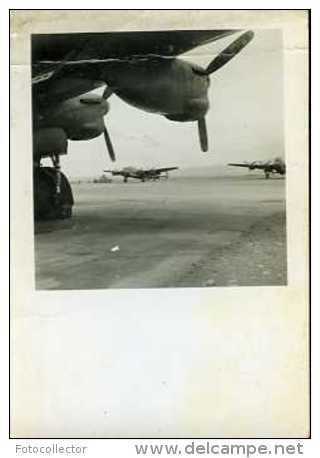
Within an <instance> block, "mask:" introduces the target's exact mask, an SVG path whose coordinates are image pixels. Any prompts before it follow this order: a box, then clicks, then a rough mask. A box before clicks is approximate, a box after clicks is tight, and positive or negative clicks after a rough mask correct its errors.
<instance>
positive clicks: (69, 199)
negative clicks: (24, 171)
mask: <svg viewBox="0 0 320 458" xmlns="http://www.w3.org/2000/svg"><path fill="white" fill-rule="evenodd" d="M59 159H60V157H59V155H54V156H52V162H53V165H54V167H41V166H40V164H38V165H36V166H35V167H34V169H33V181H34V189H33V197H34V216H35V219H36V220H52V219H65V218H70V217H71V216H72V206H73V203H74V200H73V195H72V190H71V186H70V183H69V181H68V179H67V177H66V176H65V175H64V174H63V173H62V172H61V170H60V161H59Z"/></svg>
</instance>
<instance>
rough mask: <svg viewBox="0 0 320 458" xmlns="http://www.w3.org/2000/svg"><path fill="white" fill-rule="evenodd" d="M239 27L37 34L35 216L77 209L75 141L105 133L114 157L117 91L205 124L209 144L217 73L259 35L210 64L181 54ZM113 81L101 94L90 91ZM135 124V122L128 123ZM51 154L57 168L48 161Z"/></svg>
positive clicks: (173, 116)
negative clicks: (110, 118) (65, 168)
mask: <svg viewBox="0 0 320 458" xmlns="http://www.w3.org/2000/svg"><path fill="white" fill-rule="evenodd" d="M236 32H239V31H238V30H205V31H193V30H192V31H186V30H183V31H169V32H128V33H127V32H126V33H123V32H121V33H72V34H33V35H32V96H33V154H34V202H35V216H36V218H64V217H70V216H71V214H72V205H73V197H72V191H71V186H70V184H69V181H68V179H67V177H66V176H65V175H64V174H63V173H62V172H61V168H60V156H61V155H63V154H66V153H67V147H68V140H89V139H92V138H95V137H97V136H99V135H104V138H105V143H106V147H107V150H108V152H109V156H110V159H111V160H112V161H114V160H115V152H114V148H113V146H112V143H111V140H110V136H109V133H108V130H107V127H106V126H105V124H104V116H105V115H106V114H107V113H108V111H109V103H108V101H107V99H108V98H109V97H110V96H111V95H112V94H116V95H117V96H118V97H120V98H121V99H122V100H124V101H125V102H127V103H129V104H130V105H133V106H135V107H137V108H139V109H142V110H145V111H148V112H152V113H158V114H161V115H163V116H165V117H166V118H168V119H170V120H172V121H177V122H186V121H195V122H197V124H198V131H199V138H200V144H201V149H202V150H203V151H207V150H208V139H207V130H206V123H205V115H206V113H207V111H208V109H209V99H208V89H209V84H210V80H209V77H210V75H211V74H212V73H214V72H216V71H217V70H218V69H219V68H221V67H222V66H223V65H225V64H226V63H227V62H229V60H230V59H232V58H233V57H234V56H235V55H236V54H238V53H239V52H240V51H241V50H242V49H243V48H244V47H245V46H246V45H247V44H248V43H249V42H250V41H251V40H252V38H253V35H254V34H253V32H251V31H248V32H245V33H243V34H242V35H241V36H240V37H238V38H237V39H236V40H235V41H233V42H232V43H231V44H230V45H229V46H227V48H226V49H224V50H223V51H222V52H221V53H220V54H218V55H217V56H216V57H215V58H214V59H213V60H212V61H211V62H210V63H209V65H208V66H207V67H206V68H201V67H199V66H197V65H195V64H193V63H191V62H189V61H184V60H182V59H179V58H177V56H179V55H180V54H183V53H185V52H187V51H189V50H191V49H193V48H195V47H197V46H200V45H203V44H207V43H209V42H213V41H215V40H218V39H221V38H225V37H227V36H229V35H231V34H234V33H236ZM102 86H106V87H105V90H104V92H103V95H102V97H97V96H96V95H92V94H88V93H89V92H90V91H92V90H94V89H96V88H98V87H102ZM125 128H126V129H130V126H126V127H125ZM45 157H50V158H51V159H52V163H53V167H41V160H42V158H45Z"/></svg>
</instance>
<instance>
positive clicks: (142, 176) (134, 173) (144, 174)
mask: <svg viewBox="0 0 320 458" xmlns="http://www.w3.org/2000/svg"><path fill="white" fill-rule="evenodd" d="M178 168H179V167H163V168H161V169H137V168H135V167H124V168H123V169H122V170H104V172H109V173H112V175H114V176H116V175H120V176H123V181H124V183H127V182H128V179H129V178H135V179H136V180H141V181H147V180H152V181H155V180H159V179H160V178H161V177H165V178H168V172H169V171H170V170H177V169H178Z"/></svg>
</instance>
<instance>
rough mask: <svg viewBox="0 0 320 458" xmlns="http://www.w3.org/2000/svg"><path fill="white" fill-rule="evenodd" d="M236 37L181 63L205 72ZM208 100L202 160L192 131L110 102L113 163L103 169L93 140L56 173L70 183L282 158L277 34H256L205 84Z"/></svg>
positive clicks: (104, 159) (103, 157) (100, 144)
mask: <svg viewBox="0 0 320 458" xmlns="http://www.w3.org/2000/svg"><path fill="white" fill-rule="evenodd" d="M236 37H237V35H234V36H230V37H227V38H224V39H222V40H219V41H217V42H213V43H211V44H209V45H206V46H202V47H199V48H197V49H194V50H193V51H191V52H189V53H187V54H185V55H183V56H182V57H183V58H184V59H188V60H190V61H192V62H195V63H197V64H200V65H202V66H203V67H206V66H207V65H208V63H209V62H210V61H211V60H212V59H213V57H214V55H215V54H217V53H219V52H220V51H221V50H222V49H224V48H225V47H226V46H228V44H230V43H231V42H232V41H233V40H234V39H235V38H236ZM102 90H103V89H102ZM209 99H210V106H211V108H210V110H209V112H208V114H207V117H206V119H207V127H208V136H209V151H208V152H207V153H203V152H201V150H200V146H199V139H198V132H197V125H196V123H177V122H172V121H169V120H167V119H166V118H164V117H162V116H160V115H157V114H150V113H145V112H143V111H141V110H138V109H136V108H133V107H131V106H129V105H127V104H126V103H125V102H123V101H122V100H120V99H119V98H118V97H117V96H115V95H113V96H112V97H110V99H109V102H110V106H111V109H110V112H109V113H108V115H107V116H106V117H105V122H106V124H107V126H108V130H109V133H110V135H111V138H112V141H113V145H114V148H115V151H116V156H117V162H116V163H115V164H112V163H111V162H110V159H109V157H108V155H107V151H106V147H105V143H104V139H103V136H100V137H98V138H96V139H93V140H88V141H78V142H75V141H73V142H72V141H70V142H69V151H68V155H67V156H62V167H63V170H64V171H65V173H66V174H67V175H68V176H69V177H71V178H72V177H78V176H79V177H80V176H81V177H82V176H83V177H84V176H98V175H101V173H102V171H103V169H104V168H110V167H111V168H121V167H124V166H128V165H132V166H139V167H159V166H162V167H164V166H171V165H178V166H179V167H180V168H182V169H184V168H188V167H206V166H212V165H220V164H226V163H227V162H230V161H234V160H236V161H239V160H240V161H243V160H258V159H268V158H273V157H275V156H284V138H283V137H284V136H283V52H282V34H281V31H280V30H260V31H255V37H254V39H253V40H252V41H251V43H249V45H248V46H247V47H245V48H244V49H243V50H242V51H241V52H240V53H239V54H238V55H237V56H236V57H235V58H234V59H232V60H231V61H230V62H229V63H228V64H226V65H225V66H224V67H223V68H221V69H220V70H218V71H217V72H216V73H214V74H213V75H212V76H211V86H210V89H209Z"/></svg>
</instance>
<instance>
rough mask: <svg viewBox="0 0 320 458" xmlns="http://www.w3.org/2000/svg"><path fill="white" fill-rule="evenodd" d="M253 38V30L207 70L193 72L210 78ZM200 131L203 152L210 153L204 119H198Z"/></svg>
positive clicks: (244, 35)
mask: <svg viewBox="0 0 320 458" xmlns="http://www.w3.org/2000/svg"><path fill="white" fill-rule="evenodd" d="M253 37H254V33H253V32H252V31H251V30H249V31H248V32H245V33H243V34H242V35H240V37H238V38H237V39H236V40H235V41H233V42H232V43H231V45H229V46H227V47H226V48H225V49H224V50H223V51H222V52H221V53H220V54H219V55H218V56H217V57H215V58H214V59H213V60H212V61H211V62H210V64H209V65H208V67H207V68H206V69H202V68H199V67H195V68H193V71H194V72H195V73H197V74H199V75H204V76H206V77H208V76H209V75H211V74H212V73H214V72H216V71H217V70H219V68H221V67H223V66H224V65H225V64H226V63H228V62H229V60H231V59H232V58H233V57H234V56H236V55H237V54H238V53H239V52H240V51H241V50H242V49H243V48H244V47H245V46H247V44H248V43H250V41H251V40H252V38H253ZM198 131H199V139H200V145H201V150H202V151H203V152H206V151H208V134H207V127H206V120H205V118H204V117H203V118H200V119H198Z"/></svg>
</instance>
